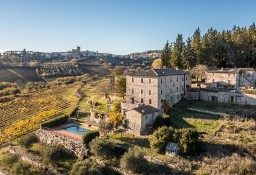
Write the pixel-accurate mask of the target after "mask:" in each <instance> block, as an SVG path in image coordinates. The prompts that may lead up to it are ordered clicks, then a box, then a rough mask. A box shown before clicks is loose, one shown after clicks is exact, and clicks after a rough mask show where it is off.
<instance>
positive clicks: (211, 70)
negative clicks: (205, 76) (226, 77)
mask: <svg viewBox="0 0 256 175" xmlns="http://www.w3.org/2000/svg"><path fill="white" fill-rule="evenodd" d="M243 70H244V71H253V70H254V69H253V68H219V69H217V68H212V69H208V71H207V72H209V73H237V72H239V71H243Z"/></svg>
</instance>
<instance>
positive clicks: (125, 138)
mask: <svg viewBox="0 0 256 175" xmlns="http://www.w3.org/2000/svg"><path fill="white" fill-rule="evenodd" d="M108 136H109V137H110V138H112V140H114V141H115V140H116V141H117V143H126V144H128V145H132V146H140V147H144V148H149V141H148V138H144V137H140V136H133V135H132V134H128V133H122V134H121V133H115V134H109V135H108Z"/></svg>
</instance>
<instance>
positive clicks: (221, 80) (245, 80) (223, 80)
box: [205, 68, 256, 89]
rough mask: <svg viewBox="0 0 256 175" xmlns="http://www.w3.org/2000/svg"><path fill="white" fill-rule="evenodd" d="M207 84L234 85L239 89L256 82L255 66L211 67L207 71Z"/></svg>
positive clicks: (214, 85) (212, 86)
mask: <svg viewBox="0 0 256 175" xmlns="http://www.w3.org/2000/svg"><path fill="white" fill-rule="evenodd" d="M205 83H206V86H207V87H209V88H222V87H225V86H226V87H228V86H230V87H232V88H233V89H238V88H239V87H244V86H254V85H255V84H256V71H255V70H254V69H253V68H221V69H209V70H208V71H207V73H206V81H205Z"/></svg>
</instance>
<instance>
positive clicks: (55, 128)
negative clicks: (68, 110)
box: [47, 122, 99, 141]
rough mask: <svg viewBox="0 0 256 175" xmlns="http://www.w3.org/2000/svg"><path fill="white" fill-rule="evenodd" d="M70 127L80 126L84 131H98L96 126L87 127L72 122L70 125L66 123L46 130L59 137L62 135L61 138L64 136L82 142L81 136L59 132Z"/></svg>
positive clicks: (84, 124) (63, 131) (86, 125)
mask: <svg viewBox="0 0 256 175" xmlns="http://www.w3.org/2000/svg"><path fill="white" fill-rule="evenodd" d="M72 125H82V126H83V127H85V128H86V129H89V130H98V129H99V127H97V126H92V125H88V124H86V123H80V122H72V123H66V124H63V125H60V126H57V127H54V128H51V129H47V130H48V131H51V132H54V133H57V134H60V135H63V136H66V137H68V138H70V139H72V140H75V141H82V140H83V139H82V135H79V134H74V133H72V132H69V131H65V130H61V129H62V128H64V127H68V126H72Z"/></svg>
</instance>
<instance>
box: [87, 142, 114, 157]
mask: <svg viewBox="0 0 256 175" xmlns="http://www.w3.org/2000/svg"><path fill="white" fill-rule="evenodd" d="M90 152H91V153H92V154H93V155H95V156H96V157H98V158H100V159H106V160H107V159H113V158H115V157H116V152H115V146H114V144H113V143H112V142H110V141H108V140H107V139H105V138H95V139H93V140H92V141H91V142H90Z"/></svg>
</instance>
